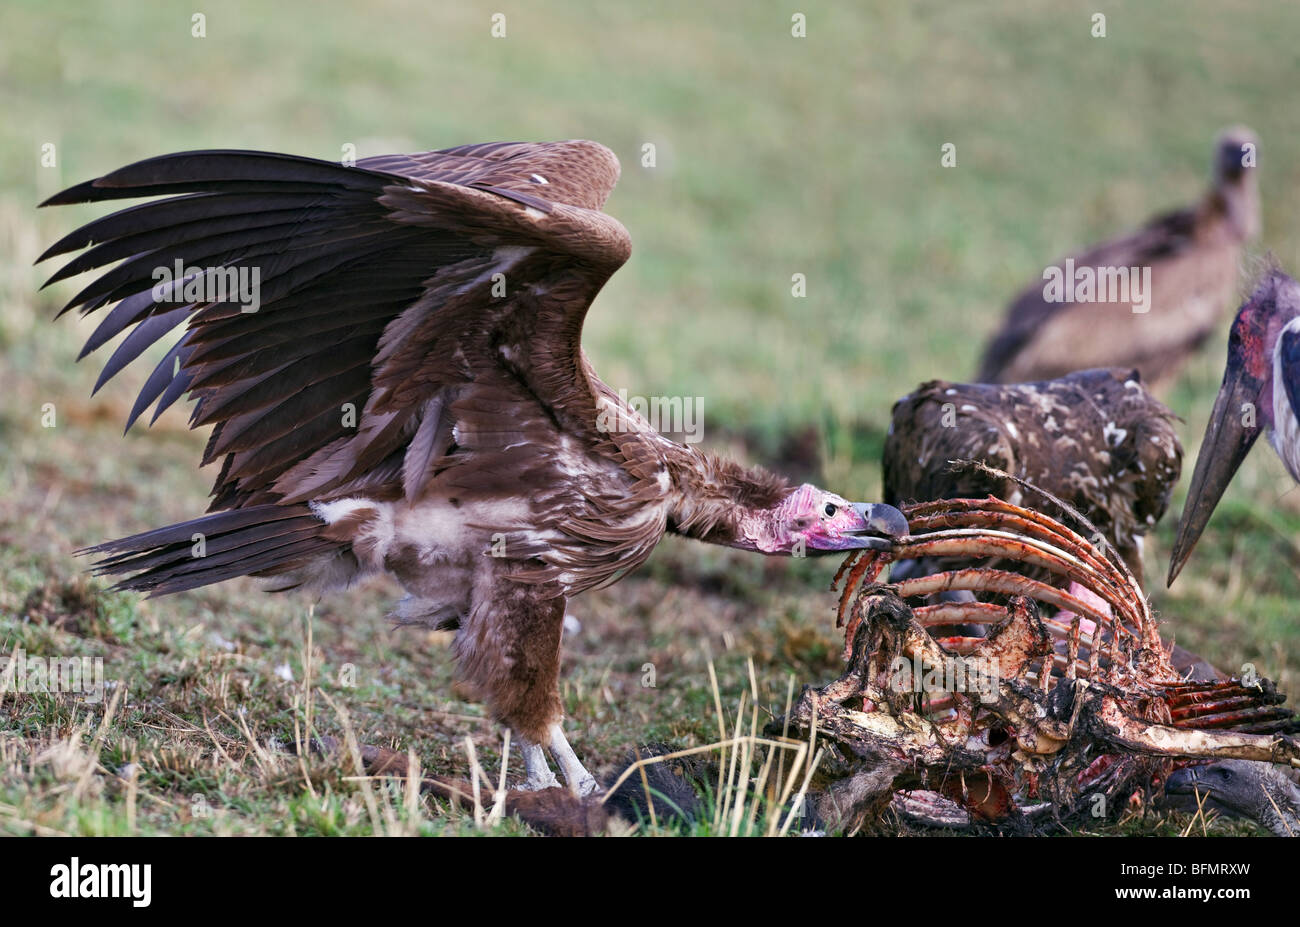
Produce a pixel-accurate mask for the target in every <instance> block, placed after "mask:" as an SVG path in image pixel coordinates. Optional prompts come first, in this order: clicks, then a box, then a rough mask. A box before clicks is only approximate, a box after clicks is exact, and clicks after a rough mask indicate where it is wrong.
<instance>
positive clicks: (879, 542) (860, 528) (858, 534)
mask: <svg viewBox="0 0 1300 927" xmlns="http://www.w3.org/2000/svg"><path fill="white" fill-rule="evenodd" d="M851 508H852V509H853V513H854V514H855V515H857V516H858V518H860V519H861V521H862V523H861V524H860V525H857V526H855V527H853V528H850V529H849V530H847V531H844V532H842V537H841V538H840V540H841V541H842V542H843V546H842V547H839V548H837V549H838V550H857V549H860V548H864V547H866V548H872V549H874V550H889V549H890V548H891V547H893V546H894V541H896V540H898V539H899V538H905V537H907V532H908V528H907V519H906V518H905V517H904V516H903V513H902V512H900V511H899V510H898V509H896V508H894V507H893V506H892V505H885V504H884V503H882V502H855V503H853V505H852V506H851Z"/></svg>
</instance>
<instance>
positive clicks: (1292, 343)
mask: <svg viewBox="0 0 1300 927" xmlns="http://www.w3.org/2000/svg"><path fill="white" fill-rule="evenodd" d="M1298 416H1300V283H1297V282H1296V281H1295V280H1294V279H1292V278H1291V277H1289V276H1287V274H1285V273H1284V272H1283V271H1282V270H1281V269H1279V268H1278V267H1277V266H1275V265H1274V266H1271V267H1269V268H1268V269H1267V270H1265V271H1264V273H1263V274H1262V276H1261V277H1260V280H1259V282H1258V284H1257V285H1256V286H1255V288H1254V291H1253V292H1252V293H1251V295H1250V297H1249V298H1248V299H1247V300H1246V301H1245V302H1244V303H1242V305H1241V308H1240V309H1238V310H1237V315H1236V318H1235V319H1233V322H1232V330H1231V333H1230V334H1229V336H1228V363H1227V367H1226V368H1225V370H1224V372H1223V383H1222V385H1221V386H1220V387H1219V394H1218V396H1217V397H1216V398H1215V400H1214V408H1213V410H1212V411H1211V412H1210V421H1209V424H1207V425H1206V427H1205V438H1204V439H1203V440H1202V441H1201V450H1200V453H1198V454H1197V455H1196V467H1195V469H1194V470H1193V471H1192V483H1191V486H1190V487H1189V488H1188V490H1187V503H1186V504H1185V505H1184V506H1183V514H1182V518H1181V519H1179V522H1178V533H1177V537H1176V538H1175V541H1174V549H1173V553H1172V554H1171V556H1170V562H1169V580H1168V582H1169V584H1170V585H1173V582H1174V579H1175V578H1176V577H1177V576H1178V573H1179V571H1181V570H1182V568H1183V565H1184V564H1185V563H1186V562H1187V558H1188V557H1190V556H1191V554H1192V548H1193V547H1195V546H1196V542H1197V540H1198V539H1199V538H1200V536H1201V532H1203V531H1204V530H1205V526H1206V525H1207V524H1208V523H1209V521H1210V515H1212V514H1213V512H1214V507H1215V506H1216V505H1218V504H1219V499H1220V498H1222V497H1223V492H1224V490H1226V489H1227V488H1228V483H1229V482H1231V481H1232V477H1233V475H1234V474H1236V472H1237V468H1238V467H1240V466H1241V462H1242V461H1243V460H1245V459H1246V454H1248V453H1249V452H1250V449H1251V447H1253V446H1254V444H1255V440H1256V439H1257V438H1258V437H1259V435H1260V432H1261V431H1264V430H1267V431H1268V433H1269V438H1270V440H1271V441H1272V444H1273V450H1274V451H1276V452H1277V456H1278V457H1280V458H1281V459H1282V463H1283V464H1284V465H1285V466H1286V469H1287V472H1288V473H1290V474H1291V478H1292V479H1293V480H1296V481H1297V482H1300V419H1298Z"/></svg>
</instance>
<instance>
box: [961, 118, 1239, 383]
mask: <svg viewBox="0 0 1300 927" xmlns="http://www.w3.org/2000/svg"><path fill="white" fill-rule="evenodd" d="M1255 153H1256V142H1255V136H1254V134H1253V133H1251V132H1250V130H1248V129H1245V128H1233V129H1228V130H1226V131H1225V132H1223V133H1222V134H1221V135H1220V136H1219V139H1218V141H1217V143H1216V144H1215V149H1214V163H1213V184H1212V186H1211V187H1210V190H1209V192H1207V193H1206V194H1205V196H1204V197H1203V198H1202V199H1201V201H1200V202H1199V203H1198V204H1196V205H1195V206H1192V207H1190V208H1187V209H1183V210H1179V211H1177V212H1171V213H1169V214H1167V215H1162V216H1159V217H1157V218H1155V219H1152V220H1151V221H1150V222H1148V223H1147V224H1146V225H1145V226H1143V227H1142V228H1141V229H1139V230H1138V231H1136V232H1134V233H1132V234H1130V235H1127V236H1125V237H1123V238H1118V239H1115V240H1112V241H1108V242H1105V243H1103V244H1099V245H1096V246H1094V247H1092V248H1089V249H1088V250H1087V251H1084V252H1083V253H1081V254H1076V255H1073V256H1071V257H1069V258H1067V259H1065V260H1063V261H1060V262H1058V263H1057V264H1055V265H1053V266H1052V267H1049V268H1047V270H1045V271H1044V274H1043V278H1042V279H1039V280H1035V281H1034V282H1033V283H1030V284H1029V285H1028V286H1026V287H1025V288H1024V290H1022V291H1021V292H1020V294H1019V295H1018V296H1017V297H1016V298H1015V300H1014V301H1013V302H1012V303H1011V307H1010V308H1009V310H1008V311H1007V316H1006V320H1005V321H1004V323H1003V325H1002V327H1001V328H1000V329H999V330H998V331H997V332H996V333H995V334H994V336H993V337H992V339H991V340H990V341H989V343H988V345H987V347H986V348H985V351H984V356H983V359H982V361H981V363H980V367H979V373H978V376H977V379H978V380H980V382H984V383H1018V382H1028V381H1035V380H1050V379H1053V378H1056V377H1060V376H1064V375H1065V374H1067V373H1070V372H1071V371H1074V370H1080V369H1083V368H1086V367H1113V366H1119V367H1136V368H1137V369H1138V370H1139V371H1140V372H1141V374H1142V377H1143V379H1144V380H1145V381H1146V382H1147V384H1149V385H1150V386H1151V387H1152V388H1153V389H1156V390H1159V389H1160V388H1161V387H1162V386H1163V385H1165V384H1167V383H1168V382H1169V381H1170V380H1171V379H1172V377H1173V376H1174V374H1176V373H1177V371H1178V368H1179V367H1180V366H1181V364H1182V362H1183V361H1184V360H1185V359H1186V358H1187V357H1188V356H1189V355H1190V354H1191V353H1192V352H1193V351H1195V349H1196V348H1197V347H1199V346H1200V345H1201V344H1202V343H1203V342H1204V341H1205V339H1206V338H1207V337H1208V336H1209V335H1210V334H1211V333H1212V332H1214V330H1215V329H1216V327H1217V326H1218V325H1219V322H1220V319H1221V318H1222V316H1223V314H1224V312H1225V311H1226V310H1227V308H1228V306H1229V305H1230V304H1231V302H1232V297H1233V293H1234V290H1235V287H1236V286H1237V279H1238V263H1239V261H1240V258H1241V253H1242V245H1243V243H1244V242H1246V241H1248V240H1249V239H1251V238H1253V237H1254V236H1255V235H1256V234H1258V231H1259V189H1258V185H1257V181H1256V176H1255Z"/></svg>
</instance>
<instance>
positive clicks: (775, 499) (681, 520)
mask: <svg viewBox="0 0 1300 927" xmlns="http://www.w3.org/2000/svg"><path fill="white" fill-rule="evenodd" d="M667 464H668V476H669V487H668V495H669V510H668V530H669V531H671V532H672V533H673V534H680V535H682V536H683V537H689V538H695V539H696V540H700V541H705V542H707V543H710V544H722V545H725V546H727V547H738V548H742V549H744V550H756V551H763V552H766V553H772V552H773V551H774V550H775V546H774V545H775V543H776V538H777V536H778V532H777V518H778V513H777V506H779V505H780V503H781V501H782V500H783V499H784V498H785V496H786V495H787V494H788V492H789V486H788V484H787V483H786V481H785V480H784V479H782V478H781V477H779V476H777V475H775V474H773V473H769V472H768V471H766V470H764V469H763V468H761V467H746V466H743V465H742V464H739V463H736V462H735V461H733V460H727V459H726V458H723V457H717V456H714V455H713V454H708V453H705V452H703V451H699V450H696V449H695V448H693V447H683V446H681V445H675V450H674V452H673V453H672V454H670V455H668V459H667Z"/></svg>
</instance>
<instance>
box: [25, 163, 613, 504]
mask: <svg viewBox="0 0 1300 927" xmlns="http://www.w3.org/2000/svg"><path fill="white" fill-rule="evenodd" d="M617 179H618V161H617V159H616V158H615V156H614V155H613V153H612V152H610V151H609V150H608V149H606V148H604V147H603V146H601V145H598V144H596V143H594V142H586V141H569V142H552V143H540V144H517V143H493V144H484V145H469V146H462V147H459V148H451V149H447V150H444V151H433V152H425V153H421V154H412V155H386V156H382V157H377V158H370V159H365V160H362V161H359V162H357V164H356V166H354V167H349V166H344V165H341V164H337V163H333V162H328V161H318V160H314V159H310V158H301V157H295V156H291V155H283V154H271V153H264V152H253V151H197V152H185V153H180V154H173V155H165V156H163V157H159V158H152V159H149V160H146V161H141V162H139V163H137V164H133V165H130V166H128V167H125V168H122V169H121V170H118V171H114V172H113V173H111V174H107V175H105V176H104V177H100V178H99V179H97V180H93V181H89V182H87V183H83V184H80V185H78V186H75V187H72V188H70V189H68V190H65V191H64V192H62V193H59V194H57V195H55V196H54V197H51V198H50V199H49V200H47V201H46V203H44V204H42V205H56V204H66V203H80V202H97V201H100V200H114V199H125V198H133V197H159V196H161V197H163V198H162V199H158V200H154V201H152V202H149V203H145V204H142V205H138V206H135V207H133V208H129V209H124V210H121V211H119V212H115V213H113V214H111V215H109V216H106V217H104V218H101V219H99V220H97V221H94V222H91V223H89V224H87V225H85V226H83V227H81V228H79V229H77V230H76V231H74V232H72V233H71V234H70V235H68V236H66V237H64V238H63V239H62V240H60V241H59V242H57V243H56V244H55V245H53V246H52V247H51V248H50V249H49V250H48V251H46V252H45V254H44V255H42V256H41V260H45V259H47V258H50V257H54V256H56V255H61V254H67V253H70V252H74V251H77V250H79V249H82V248H89V250H87V251H84V252H83V253H82V254H80V255H79V256H77V257H76V258H74V259H73V260H71V261H70V262H69V263H68V264H67V265H65V266H64V267H63V268H62V269H61V270H60V271H59V272H58V273H56V274H55V275H54V276H53V277H52V278H51V279H50V281H49V282H50V283H52V282H55V281H57V280H61V279H64V278H66V277H69V276H73V275H74V274H78V273H81V272H84V271H88V270H92V269H96V268H107V267H109V266H110V265H116V266H113V267H112V268H111V269H108V270H105V271H104V272H102V273H101V274H100V275H99V276H97V277H96V278H95V279H94V280H93V281H92V282H91V283H90V284H89V285H88V286H86V287H85V288H84V289H82V290H81V291H80V292H79V293H78V294H77V295H76V296H74V297H73V298H72V300H70V301H69V303H68V304H67V305H66V306H65V307H64V309H63V311H64V312H66V311H68V310H69V309H72V308H74V307H80V310H81V312H82V313H83V314H89V313H92V312H96V311H98V310H101V309H104V308H105V307H111V308H110V309H109V311H107V313H106V314H105V315H104V318H103V320H102V322H101V323H100V325H99V327H98V328H97V329H96V330H95V331H94V333H93V334H92V335H91V336H90V338H89V340H88V341H87V343H86V346H85V348H84V349H83V351H82V356H83V357H84V356H85V355H86V354H88V353H90V352H91V351H93V350H95V349H97V348H99V347H101V346H103V345H104V344H106V343H107V342H108V341H110V340H112V339H113V338H114V337H116V336H118V335H120V334H122V333H124V332H126V333H127V334H126V337H125V338H123V339H122V341H121V342H120V344H119V345H118V346H117V348H116V350H115V351H114V352H113V354H112V356H111V357H110V358H109V360H108V361H107V363H106V364H105V366H104V369H103V373H102V375H101V376H100V378H99V382H98V383H97V384H96V389H98V388H99V387H100V386H102V385H103V384H104V383H105V382H107V381H108V380H109V379H111V378H112V377H113V376H114V375H115V374H117V373H118V372H119V371H120V370H122V368H124V367H125V366H126V365H127V364H129V363H130V362H131V361H133V360H135V359H136V358H137V357H138V356H139V355H140V354H141V353H142V352H143V351H144V350H145V349H146V348H148V347H149V346H150V345H152V344H154V343H155V342H158V341H159V340H161V339H163V338H165V337H167V336H168V335H169V334H170V333H172V332H174V331H175V330H177V329H178V328H180V329H181V334H180V337H179V339H178V340H176V342H175V344H174V345H173V347H172V348H171V349H170V351H168V352H167V354H166V356H165V357H164V358H163V359H162V361H161V362H160V363H159V364H158V366H157V368H156V369H155V370H154V371H153V373H152V375H151V376H150V377H149V378H148V381H147V382H146V383H145V385H144V388H143V389H142V390H141V392H140V395H139V397H138V399H137V401H136V403H135V406H134V408H133V409H132V411H131V414H130V417H129V420H128V422H127V428H128V429H129V428H130V426H131V424H132V423H134V422H135V420H136V419H137V418H138V417H139V416H140V415H142V414H143V413H144V412H145V411H146V410H147V409H148V408H150V406H153V407H154V413H153V418H154V419H156V418H157V416H158V415H159V414H161V413H162V411H163V410H165V409H166V408H167V407H168V406H170V405H172V404H173V403H174V402H175V401H176V400H177V399H179V398H180V397H181V396H183V395H186V394H188V395H189V396H190V397H191V398H194V399H196V400H197V402H196V403H195V405H194V409H193V414H192V417H191V425H192V427H199V426H203V425H212V426H213V428H212V432H211V436H210V439H209V441H208V445H207V448H206V451H205V453H204V459H203V462H204V463H205V464H206V463H209V462H212V461H216V460H221V461H222V464H221V472H220V475H219V476H218V478H217V483H216V486H215V487H214V489H213V495H214V499H213V503H212V509H214V510H216V509H224V508H241V507H245V506H250V505H259V504H266V503H279V502H283V503H292V502H296V501H302V500H307V499H313V498H322V497H330V496H338V495H342V494H346V493H349V492H354V491H357V490H359V489H364V490H366V491H367V492H370V493H373V494H377V495H381V496H382V495H385V494H387V495H390V496H394V495H400V494H403V493H405V494H406V495H407V496H408V497H409V496H412V495H414V494H415V493H416V492H418V491H419V488H420V486H421V485H422V484H423V482H424V481H425V480H426V479H427V478H428V475H429V472H430V467H431V466H433V464H434V462H435V461H436V460H437V459H438V458H439V457H440V456H441V455H443V454H445V453H446V452H447V451H448V450H449V449H450V448H451V447H452V446H453V445H455V444H456V442H457V440H458V438H459V439H460V440H461V443H462V444H463V443H466V442H473V441H477V442H478V443H479V444H480V445H481V446H485V447H491V446H492V445H493V442H494V441H496V442H498V443H500V442H502V441H505V440H506V438H507V437H508V436H509V435H510V434H514V433H518V432H519V431H520V430H521V429H525V430H526V429H527V427H528V423H527V422H526V421H520V420H519V418H518V416H519V415H520V411H519V409H520V404H521V403H523V404H525V405H526V406H527V410H528V411H527V414H528V415H533V416H539V415H541V416H545V417H547V418H548V419H549V420H550V424H551V425H552V426H554V425H558V426H559V427H561V428H564V429H570V430H575V431H576V430H582V429H592V428H593V427H594V424H593V423H594V422H595V419H596V411H595V403H596V397H595V389H596V387H595V386H594V385H593V379H594V378H592V377H591V376H590V375H589V373H588V371H587V367H586V362H585V359H584V357H583V355H582V351H581V347H580V336H581V330H582V322H583V318H584V316H585V314H586V311H587V307H588V306H589V305H590V303H591V300H592V299H593V298H594V296H595V294H596V293H597V292H598V291H599V290H600V288H601V287H602V286H603V285H604V283H605V281H606V280H607V279H608V278H609V276H610V275H611V274H612V273H613V272H614V271H615V270H616V269H617V268H618V267H619V266H620V265H621V264H622V263H623V262H624V261H626V260H627V257H628V255H629V253H630V242H629V240H628V236H627V232H626V230H625V229H624V228H623V227H622V226H621V225H620V224H619V223H618V222H617V221H615V220H614V219H612V218H610V217H608V216H606V215H605V214H604V213H602V212H600V209H601V207H602V206H603V204H604V202H605V199H606V198H607V197H608V195H609V193H610V191H611V190H612V189H613V187H614V184H615V183H616V181H617ZM178 264H179V268H180V269H181V276H179V278H177V279H174V280H171V281H170V282H169V281H168V278H167V276H166V275H165V274H164V271H172V270H173V269H174V268H176V267H177V266H178ZM241 275H242V276H241ZM160 276H161V282H160ZM172 276H173V277H176V275H175V274H174V273H173V274H172ZM47 285H48V283H47ZM223 285H224V286H225V289H224V290H223V289H221V287H222V286H223ZM250 295H251V297H252V298H250ZM250 308H252V309H253V310H254V311H249V310H250ZM182 327H183V328H182ZM453 412H456V413H458V414H459V416H460V419H461V421H460V422H459V423H458V421H457V418H456V415H455V414H453ZM460 431H464V432H465V435H463V436H462V435H460Z"/></svg>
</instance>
